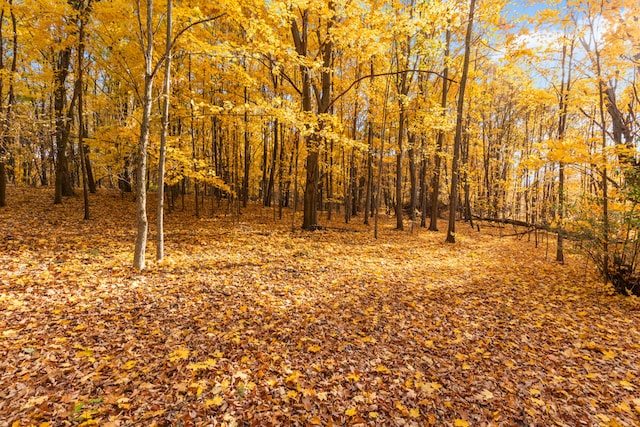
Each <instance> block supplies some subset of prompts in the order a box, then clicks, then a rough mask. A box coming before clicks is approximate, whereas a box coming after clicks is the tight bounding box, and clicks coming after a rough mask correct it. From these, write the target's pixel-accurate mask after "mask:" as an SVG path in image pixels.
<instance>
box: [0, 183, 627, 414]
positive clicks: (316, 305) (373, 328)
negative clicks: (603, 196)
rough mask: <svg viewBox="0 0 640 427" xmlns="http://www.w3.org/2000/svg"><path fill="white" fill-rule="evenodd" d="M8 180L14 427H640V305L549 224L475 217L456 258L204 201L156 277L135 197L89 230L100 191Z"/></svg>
mask: <svg viewBox="0 0 640 427" xmlns="http://www.w3.org/2000/svg"><path fill="white" fill-rule="evenodd" d="M8 190H9V195H10V197H11V198H12V200H15V203H14V207H13V208H12V209H3V210H1V211H0V224H1V226H0V353H1V354H2V355H3V357H2V359H1V360H0V373H1V374H0V398H1V399H0V419H1V420H3V421H4V422H5V424H6V425H11V426H18V425H36V426H54V425H83V426H87V425H94V424H95V425H104V426H128V425H198V426H200V425H202V426H204V425H228V426H231V425H255V426H268V425H310V426H312V425H357V424H360V425H453V426H470V425H602V426H632V425H638V423H640V400H639V399H638V390H640V378H638V366H639V364H640V345H639V343H640V331H639V330H638V327H639V325H640V314H639V313H640V311H638V308H639V306H638V303H637V299H635V298H625V297H622V296H615V295H611V294H610V292H609V290H608V289H607V288H604V287H603V285H602V281H601V280H600V279H598V278H597V276H596V275H595V273H594V271H592V268H591V267H590V266H589V265H590V264H588V263H587V262H585V259H584V258H582V257H580V256H578V255H575V254H573V252H572V251H568V252H571V253H568V254H567V260H566V263H565V264H564V265H562V264H558V263H556V262H554V261H553V260H552V258H553V256H552V255H551V254H552V253H553V244H554V241H553V239H551V242H549V241H547V240H546V239H545V238H544V235H543V234H541V236H540V238H539V241H538V245H537V246H536V244H535V239H533V238H531V239H529V238H527V236H526V235H524V236H523V235H519V236H516V237H514V236H513V235H511V234H513V231H514V230H513V228H508V229H502V231H500V229H498V228H493V227H489V226H488V225H489V224H482V227H481V232H478V231H476V230H472V229H470V228H469V227H467V226H460V227H459V228H460V230H459V232H458V236H457V238H458V243H457V244H456V245H455V246H452V245H448V244H445V243H444V234H445V233H444V231H442V232H437V233H434V232H428V231H425V230H424V229H417V228H416V229H415V230H413V232H412V231H409V230H408V231H404V232H398V231H393V230H392V227H393V225H394V223H395V220H394V218H393V217H391V218H387V217H386V216H384V217H383V219H382V222H381V228H380V233H379V238H378V240H374V239H373V235H372V230H371V227H370V226H369V227H367V226H362V225H355V224H354V225H350V226H348V228H347V227H345V226H344V224H343V223H339V222H336V221H332V222H329V225H330V226H331V227H332V228H329V229H324V230H318V231H315V232H303V231H300V230H299V229H298V228H297V227H296V229H295V231H291V222H290V218H287V215H290V214H291V211H290V210H285V216H284V218H283V219H282V220H278V219H277V217H276V218H274V211H273V210H272V209H266V208H262V207H259V206H256V205H249V207H248V208H247V210H245V211H243V213H242V215H240V216H239V217H237V216H234V215H231V214H229V213H226V210H225V209H224V208H223V207H222V208H220V209H219V210H218V211H216V212H215V213H214V214H213V215H212V216H210V215H206V216H202V217H201V218H195V217H194V216H193V211H192V210H191V209H190V208H192V206H190V205H188V206H187V208H188V209H187V210H186V211H184V212H183V211H181V210H180V209H176V210H174V211H173V212H171V214H169V215H168V216H167V242H166V243H167V249H168V252H169V253H170V255H169V256H168V257H167V258H166V259H165V260H164V261H162V262H161V263H154V262H151V263H150V265H149V266H148V269H147V270H145V271H143V272H138V271H136V270H134V269H132V268H131V267H129V265H130V263H129V260H130V259H131V255H132V254H131V252H132V249H133V247H132V244H131V243H132V241H133V239H134V238H135V232H134V225H133V221H132V218H133V216H134V213H133V212H134V209H135V204H134V202H133V200H132V198H131V197H130V196H128V195H126V196H124V198H123V197H122V196H121V194H120V193H119V192H116V191H106V190H99V191H98V194H97V195H96V196H94V197H92V198H91V208H92V212H93V220H91V221H83V220H81V219H80V218H81V217H82V213H81V211H82V201H81V199H80V198H72V199H69V200H68V201H67V202H66V203H65V204H63V205H55V206H54V205H51V203H50V200H51V197H52V195H53V193H52V190H49V189H38V190H36V189H31V188H29V189H26V188H13V187H9V189H8ZM150 214H151V213H150ZM152 216H153V215H152V214H151V217H152ZM501 233H502V234H503V235H504V236H505V237H502V238H500V237H499V235H500V234H501ZM507 235H510V236H507ZM548 245H550V246H551V247H550V248H549V246H548Z"/></svg>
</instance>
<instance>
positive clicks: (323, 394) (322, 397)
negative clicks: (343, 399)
mask: <svg viewBox="0 0 640 427" xmlns="http://www.w3.org/2000/svg"><path fill="white" fill-rule="evenodd" d="M316 396H317V397H318V400H322V401H325V400H327V396H328V393H327V392H326V391H321V392H320V393H318V394H316Z"/></svg>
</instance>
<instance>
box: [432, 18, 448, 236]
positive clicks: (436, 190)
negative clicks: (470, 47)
mask: <svg viewBox="0 0 640 427" xmlns="http://www.w3.org/2000/svg"><path fill="white" fill-rule="evenodd" d="M450 44H451V30H450V29H449V28H447V32H446V35H445V48H444V64H445V65H444V70H443V71H442V98H441V100H440V108H442V117H443V118H444V117H446V114H447V113H446V108H447V96H448V91H449V46H450ZM443 147H444V131H442V130H440V131H438V139H437V142H436V154H435V156H434V167H433V169H434V171H433V179H432V181H431V188H432V192H431V217H430V220H429V230H430V231H438V213H439V209H438V201H439V199H440V169H441V164H442V157H443V156H444V153H443V152H442V148H443Z"/></svg>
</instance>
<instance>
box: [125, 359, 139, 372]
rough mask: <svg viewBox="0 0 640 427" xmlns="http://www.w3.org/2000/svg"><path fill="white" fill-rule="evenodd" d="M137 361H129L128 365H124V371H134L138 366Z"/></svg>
mask: <svg viewBox="0 0 640 427" xmlns="http://www.w3.org/2000/svg"><path fill="white" fill-rule="evenodd" d="M136 363H137V362H136V361H135V360H129V361H128V362H127V363H125V364H124V369H126V370H127V371H128V370H129V369H132V368H133V367H134V366H136Z"/></svg>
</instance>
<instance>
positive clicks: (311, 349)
mask: <svg viewBox="0 0 640 427" xmlns="http://www.w3.org/2000/svg"><path fill="white" fill-rule="evenodd" d="M320 350H322V347H320V346H319V345H310V346H309V347H307V351H308V352H311V353H317V352H319V351H320Z"/></svg>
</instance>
